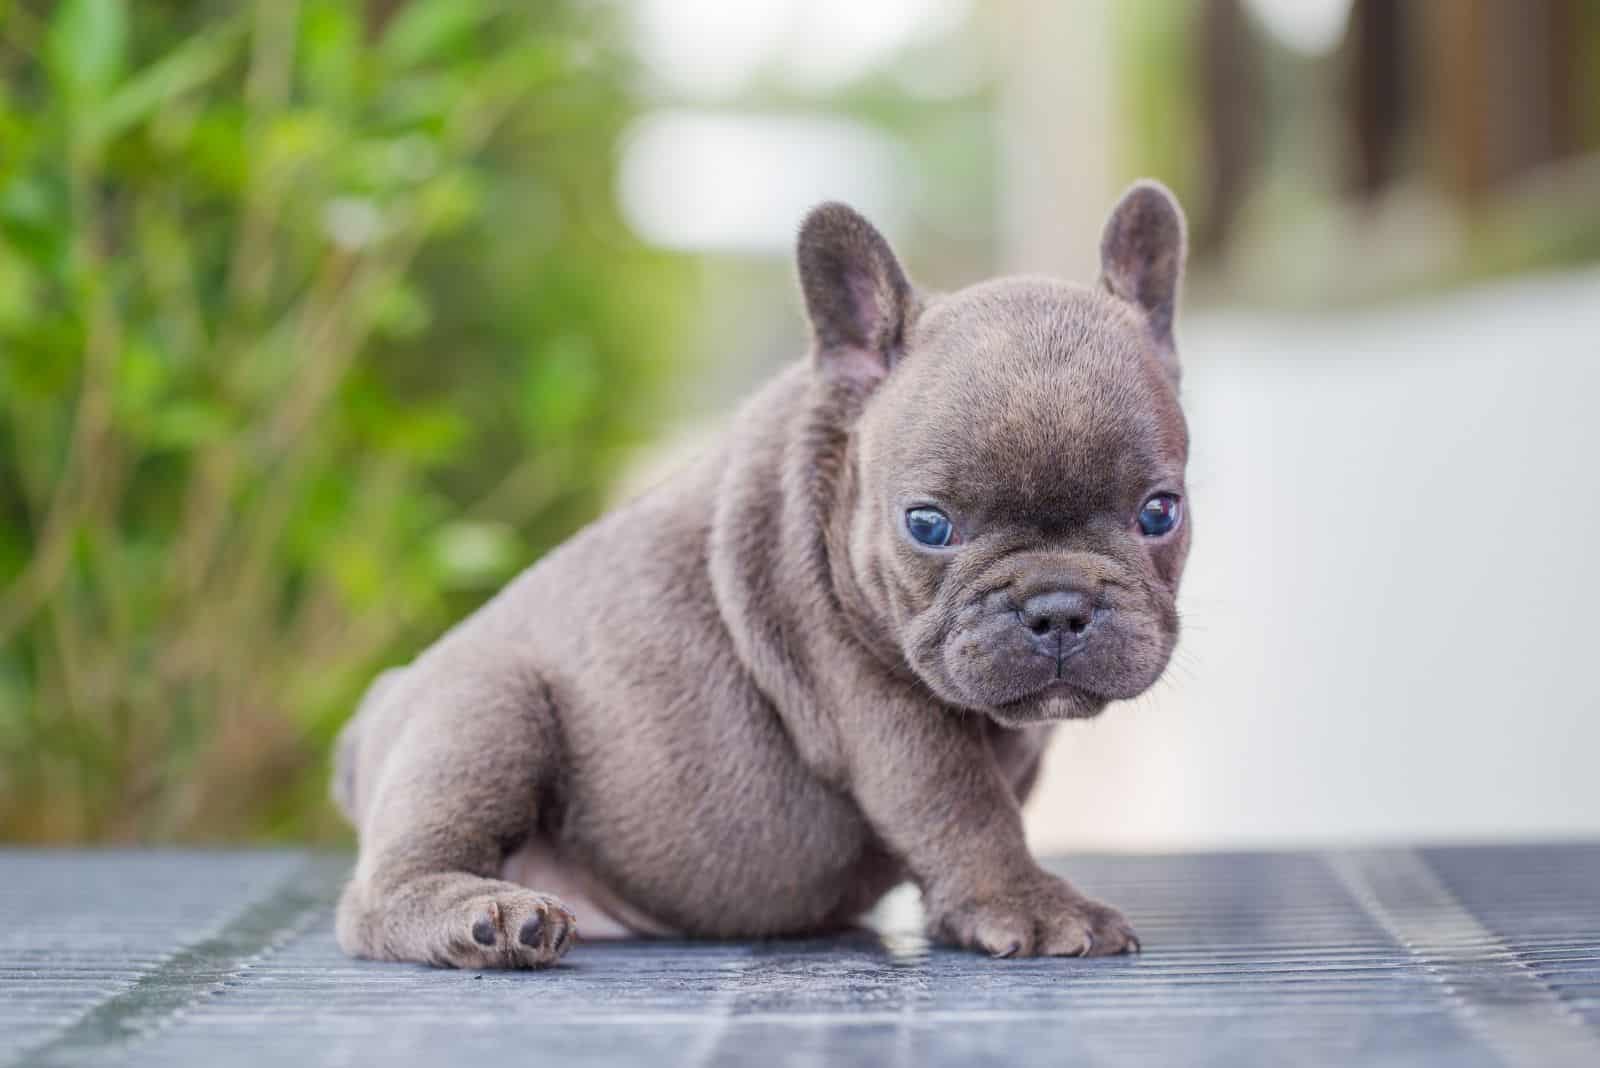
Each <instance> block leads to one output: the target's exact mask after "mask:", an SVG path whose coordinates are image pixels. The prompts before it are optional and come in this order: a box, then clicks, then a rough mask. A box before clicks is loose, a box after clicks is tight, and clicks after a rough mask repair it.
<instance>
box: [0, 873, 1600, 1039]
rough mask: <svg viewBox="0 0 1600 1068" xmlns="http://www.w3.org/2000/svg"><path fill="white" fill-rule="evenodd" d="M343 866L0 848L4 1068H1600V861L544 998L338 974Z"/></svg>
mask: <svg viewBox="0 0 1600 1068" xmlns="http://www.w3.org/2000/svg"><path fill="white" fill-rule="evenodd" d="M347 866H348V859H347V858H345V857H341V856H327V855H317V854H306V853H295V852H256V853H194V852H90V853H49V852H20V851H11V852H4V851H0V1066H9V1065H12V1064H77V1063H93V1064H115V1065H128V1064H138V1065H146V1064H148V1065H161V1066H168V1065H177V1064H189V1063H193V1064H205V1065H213V1064H232V1063H249V1064H293V1065H295V1066H296V1068H313V1066H317V1065H333V1064H353V1065H366V1064H381V1065H385V1066H386V1068H387V1066H397V1065H405V1064H414V1063H415V1064H469V1063H473V1062H481V1061H485V1060H487V1059H489V1058H496V1059H498V1060H499V1061H501V1062H505V1061H507V1060H511V1061H514V1062H515V1063H532V1064H551V1065H582V1064H592V1063H612V1062H617V1063H634V1062H642V1063H648V1064H652V1065H662V1066H665V1065H678V1064H683V1065H700V1064H738V1063H746V1062H754V1063H759V1064H763V1065H773V1064H791V1063H793V1064H816V1065H829V1066H831V1065H847V1064H868V1065H889V1064H896V1065H925V1064H928V1065H939V1064H969V1063H995V1064H1006V1065H1030V1064H1051V1065H1056V1064H1139V1065H1145V1064H1162V1063H1173V1064H1214V1065H1228V1066H1233V1065H1250V1064H1262V1065H1282V1064H1328V1065H1349V1064H1359V1063H1372V1064H1418V1063H1425V1064H1438V1065H1452V1066H1455V1065H1465V1066H1473V1065H1493V1064H1540V1065H1543V1064H1574V1065H1590V1066H1594V1065H1600V844H1591V845H1570V846H1560V847H1555V846H1551V847H1534V846H1528V847H1494V848H1484V849H1471V850H1467V849H1431V850H1386V851H1375V852H1341V853H1325V854H1312V853H1306V854H1229V855H1196V856H1177V857H1119V858H1108V857H1079V858H1073V859H1072V860H1071V861H1063V862H1062V864H1061V867H1062V869H1063V870H1066V871H1070V872H1071V873H1072V875H1073V877H1074V879H1076V880H1077V881H1078V882H1079V883H1080V884H1081V885H1083V886H1084V887H1085V888H1087V889H1089V890H1091V891H1093V892H1095V893H1098V894H1100V895H1102V896H1104V897H1107V898H1108V899H1110V900H1112V901H1115V902H1116V903H1118V904H1119V905H1121V906H1123V908H1124V909H1125V910H1126V911H1127V912H1128V913H1129V914H1130V916H1132V917H1133V919H1134V920H1135V923H1136V924H1137V926H1138V928H1139V932H1140V935H1141V936H1142V938H1143V939H1144V943H1145V947H1146V952H1145V953H1144V955H1143V956H1142V957H1136V958H1120V959H1113V960H1095V961H1079V960H1045V961H991V960H987V959H984V958H981V957H977V956H973V955H969V954H964V953H958V952H953V951H949V950H943V949H931V948H930V947H928V946H927V945H926V943H924V942H923V941H922V939H921V938H920V937H918V936H917V935H916V934H915V931H914V928H911V927H897V926H896V925H897V922H898V921H896V920H895V919H894V918H893V917H890V918H889V919H887V920H886V921H885V924H884V925H883V926H882V927H881V928H880V929H879V930H878V931H871V932H869V931H863V932H860V933H858V934H855V935H850V936H845V937H839V938H832V939H826V940H818V941H812V942H773V943H764V944H750V943H730V944H683V943H665V942H641V943H610V944H604V943H597V944H592V945H582V946H579V947H578V948H577V949H576V950H575V951H574V952H573V953H572V955H571V956H570V957H569V958H568V963H566V964H565V965H563V966H562V967H559V968H556V969H553V970H551V971H547V972H540V973H531V974H530V973H524V974H497V973H489V974H475V973H463V972H447V971H436V970H432V969H427V968H421V967H411V966H403V965H385V964H372V963H365V962H358V961H351V960H348V959H346V958H345V957H344V956H342V955H341V954H340V953H339V951H338V949H337V947H336V946H335V945H334V943H333V938H332V933H331V930H330V907H331V903H332V901H333V899H334V897H335V895H336V894H337V890H338V885H339V881H340V879H341V878H342V876H343V874H344V872H345V870H346V869H347Z"/></svg>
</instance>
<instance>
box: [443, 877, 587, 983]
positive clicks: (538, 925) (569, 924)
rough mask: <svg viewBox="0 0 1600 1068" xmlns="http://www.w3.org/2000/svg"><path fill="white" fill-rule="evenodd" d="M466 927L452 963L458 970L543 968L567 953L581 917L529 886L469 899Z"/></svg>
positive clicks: (450, 961)
mask: <svg viewBox="0 0 1600 1068" xmlns="http://www.w3.org/2000/svg"><path fill="white" fill-rule="evenodd" d="M467 913H468V916H469V917H470V920H469V923H468V925H467V931H468V933H469V934H470V936H471V941H470V942H468V941H465V940H463V941H461V942H459V943H457V944H458V945H459V946H460V949H459V951H458V952H454V953H451V954H450V955H449V956H450V960H449V963H451V964H453V965H455V966H456V967H458V968H542V967H546V966H548V965H551V964H554V963H555V962H556V961H557V960H559V959H560V958H561V956H562V955H563V954H564V953H566V951H567V950H568V948H570V946H571V943H572V938H573V935H574V934H576V932H577V921H576V920H575V919H574V918H573V915H572V913H571V912H570V911H568V909H567V907H566V906H565V905H563V904H562V903H561V902H560V901H558V900H557V899H556V898H553V897H551V896H549V895H548V894H539V893H535V892H533V891H531V890H529V891H523V892H512V893H500V894H496V895H494V896H493V897H486V898H477V899H474V900H473V901H471V902H469V903H468V906H467Z"/></svg>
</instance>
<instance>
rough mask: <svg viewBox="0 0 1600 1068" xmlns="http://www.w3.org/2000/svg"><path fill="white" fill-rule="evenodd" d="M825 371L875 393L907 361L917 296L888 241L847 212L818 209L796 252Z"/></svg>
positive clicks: (833, 205)
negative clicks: (907, 341) (908, 332)
mask: <svg viewBox="0 0 1600 1068" xmlns="http://www.w3.org/2000/svg"><path fill="white" fill-rule="evenodd" d="M796 258H797V259H798V260H799V266H800V288H801V290H802V291H803V292H804V293H805V298H806V313H807V315H809V316H810V318H811V331H812V335H813V337H814V338H815V341H816V345H815V349H816V360H817V367H818V369H819V370H820V371H821V372H822V373H823V374H825V375H828V376H830V377H838V378H844V379H849V380H852V381H855V382H857V383H858V384H860V385H862V386H865V387H867V388H869V389H870V388H871V387H873V386H875V385H877V383H878V382H880V381H882V379H883V377H884V376H885V375H887V374H888V373H889V369H890V368H891V367H893V366H894V364H895V361H896V360H898V359H899V358H900V353H901V351H902V349H903V346H904V341H905V330H906V325H907V320H908V319H909V318H910V316H911V311H912V306H913V302H914V299H915V298H914V296H913V293H912V290H911V283H910V282H908V281H907V280H906V275H905V272H904V271H903V270H901V269H900V261H899V260H897V259H895V255H894V252H893V251H892V250H891V249H890V248H889V243H888V242H887V241H885V240H884V239H883V235H882V234H880V233H878V231H877V230H876V229H875V228H874V227H873V225H872V224H871V223H869V222H868V221H867V220H866V219H864V218H862V217H861V216H860V215H859V214H857V213H856V211H855V210H854V209H852V208H850V207H847V206H846V205H844V204H838V203H831V204H822V205H820V206H818V207H815V208H813V209H811V212H810V214H808V215H807V216H806V219H805V222H803V223H801V224H800V240H799V246H798V248H797V250H796Z"/></svg>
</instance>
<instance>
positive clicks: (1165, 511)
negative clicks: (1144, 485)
mask: <svg viewBox="0 0 1600 1068" xmlns="http://www.w3.org/2000/svg"><path fill="white" fill-rule="evenodd" d="M1181 514H1182V505H1181V503H1180V502H1179V500H1178V498H1177V497H1176V496H1174V495H1173V494H1170V493H1158V494H1156V495H1155V496H1154V497H1151V498H1150V499H1149V500H1148V501H1145V502H1144V505H1143V507H1141V508H1140V509H1139V529H1140V530H1142V531H1144V534H1145V537H1148V538H1159V537H1160V536H1161V535H1163V534H1166V533H1169V532H1170V531H1171V530H1172V528H1173V527H1175V526H1177V525H1178V518H1179V516H1180V515H1181Z"/></svg>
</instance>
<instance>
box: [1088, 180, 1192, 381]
mask: <svg viewBox="0 0 1600 1068" xmlns="http://www.w3.org/2000/svg"><path fill="white" fill-rule="evenodd" d="M1187 250H1188V238H1187V236H1186V227H1185V224H1184V221H1183V209H1182V208H1180V207H1178V200H1177V198H1176V197H1174V196H1173V195H1172V192H1171V191H1170V190H1169V189H1167V187H1166V186H1164V185H1162V184H1161V183H1160V182H1155V181H1151V180H1149V179H1145V180H1144V181H1139V182H1135V183H1134V184H1133V185H1132V186H1131V187H1130V188H1129V189H1128V191H1127V192H1126V193H1124V194H1123V195H1122V199H1121V200H1120V201H1118V202H1117V206H1116V208H1115V209H1113V210H1112V212H1111V218H1110V219H1109V220H1107V222H1106V229H1105V234H1104V236H1102V237H1101V239H1100V270H1101V275H1100V282H1101V285H1103V286H1105V288H1106V289H1107V290H1108V291H1110V292H1111V293H1112V294H1114V295H1116V296H1118V297H1121V298H1122V299H1123V300H1125V301H1128V302H1129V303H1130V304H1133V305H1134V306H1135V307H1137V308H1138V309H1139V310H1140V311H1142V312H1143V313H1144V317H1145V321H1146V322H1147V323H1148V324H1149V325H1150V333H1151V336H1152V337H1154V339H1155V342H1156V353H1157V355H1158V356H1159V357H1160V359H1161V362H1162V364H1163V365H1164V366H1165V367H1166V370H1167V374H1169V375H1170V376H1171V377H1172V380H1173V381H1174V382H1177V381H1178V378H1179V375H1180V371H1179V368H1178V349H1177V344H1176V343H1175V342H1174V341H1173V337H1172V320H1173V317H1174V316H1175V315H1176V314H1177V308H1178V286H1179V284H1180V283H1181V282H1182V281H1183V261H1184V258H1185V256H1186V255H1187Z"/></svg>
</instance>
